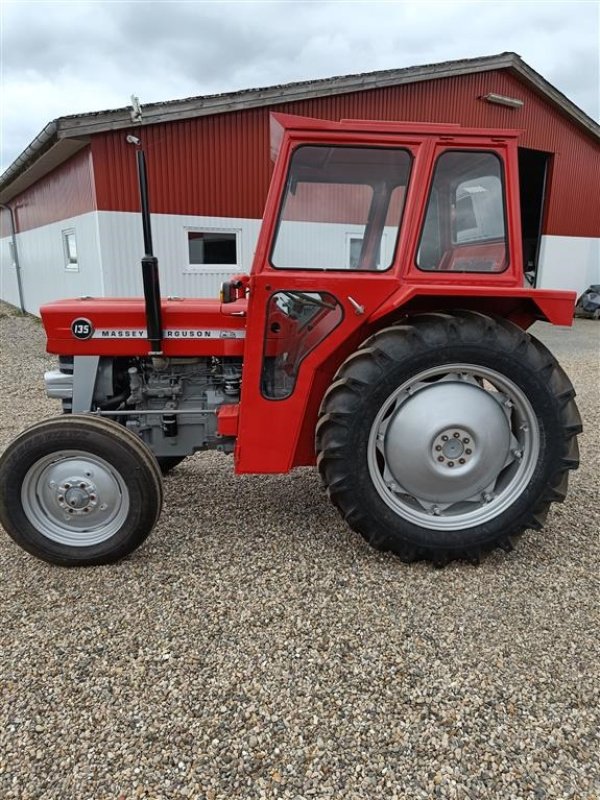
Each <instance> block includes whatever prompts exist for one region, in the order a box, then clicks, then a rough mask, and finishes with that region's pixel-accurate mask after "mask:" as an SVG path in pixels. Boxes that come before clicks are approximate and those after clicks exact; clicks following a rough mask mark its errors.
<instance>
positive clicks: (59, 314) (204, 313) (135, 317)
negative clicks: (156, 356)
mask: <svg viewBox="0 0 600 800" xmlns="http://www.w3.org/2000/svg"><path fill="white" fill-rule="evenodd" d="M246 308H247V301H246V300H238V301H237V302H234V303H227V304H223V303H221V302H219V301H218V300H192V299H179V298H170V299H167V300H163V302H162V321H163V352H164V355H165V356H204V355H206V356H208V355H210V356H241V355H242V354H243V351H244V339H245V336H246ZM40 313H41V317H42V322H43V324H44V328H45V331H46V336H47V347H46V349H47V351H48V352H49V353H55V354H56V355H99V356H113V357H118V356H145V355H147V354H148V352H149V350H150V346H149V343H148V339H147V331H146V318H145V304H144V300H143V298H141V297H130V298H81V297H80V298H77V299H72V300H59V301H57V302H54V303H48V304H47V305H45V306H42V308H41V309H40Z"/></svg>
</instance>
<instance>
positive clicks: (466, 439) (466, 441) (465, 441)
mask: <svg viewBox="0 0 600 800" xmlns="http://www.w3.org/2000/svg"><path fill="white" fill-rule="evenodd" d="M470 441H471V440H470V439H469V437H468V436H465V438H464V439H463V442H464V444H469V442H470Z"/></svg>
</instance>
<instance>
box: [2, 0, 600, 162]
mask: <svg viewBox="0 0 600 800" xmlns="http://www.w3.org/2000/svg"><path fill="white" fill-rule="evenodd" d="M0 14H1V17H0V21H1V42H0V44H1V51H0V67H1V76H0V88H1V100H0V103H1V106H0V114H1V128H0V139H1V153H0V172H2V171H4V169H6V167H8V166H9V165H10V164H11V162H12V161H13V160H14V159H15V158H16V156H17V155H18V154H19V153H20V152H21V151H22V150H23V149H24V148H25V147H26V146H27V145H28V144H29V142H30V141H31V140H32V139H33V138H35V136H36V135H37V134H38V133H39V132H40V131H41V130H42V128H43V127H44V126H45V125H46V124H47V123H48V122H50V121H51V120H52V119H55V118H56V117H59V116H63V115H67V114H77V113H82V112H86V111H99V110H103V109H109V108H119V107H123V106H126V105H129V103H130V100H129V98H130V95H131V94H135V95H137V96H138V97H139V99H140V102H141V103H150V102H156V101H162V100H173V99H176V98H182V97H191V96H195V95H203V94H213V93H216V92H225V91H234V90H237V89H248V88H255V87H259V86H270V85H273V84H279V83H287V82H289V81H297V80H309V79H315V78H326V77H331V76H333V75H345V74H349V73H355V72H370V71H373V70H378V69H394V68H400V67H407V66H414V65H418V64H428V63H433V62H437V61H447V60H452V59H460V58H470V57H475V56H484V55H492V54H495V53H500V52H503V51H506V50H511V51H514V52H516V53H518V54H519V55H520V56H521V57H522V58H523V59H524V60H525V61H526V62H527V63H528V64H529V65H530V66H531V67H533V68H534V69H535V70H537V71H538V72H540V73H541V74H542V75H543V76H544V77H545V78H546V79H547V80H549V81H550V82H551V83H552V84H554V85H555V86H556V87H557V88H558V89H560V90H561V91H562V92H563V93H564V94H566V95H567V96H568V97H569V98H570V99H571V100H572V101H573V102H574V103H576V104H577V105H578V106H579V107H580V108H582V109H583V110H584V111H585V112H586V113H587V114H588V115H590V116H591V117H593V118H594V119H596V120H597V119H598V116H599V113H600V77H599V71H600V53H599V48H600V2H599V0H570V2H561V1H560V0H519V2H512V0H501V2H496V0H470V1H469V0H456V1H454V0H438V1H437V2H431V0H421V2H418V1H417V2H414V1H413V0H403V1H400V0H388V2H378V1H377V0H372V2H362V1H360V2H349V1H348V0H286V1H284V0H270V1H269V2H254V0H241V1H240V2H230V0H214V1H213V2H200V1H199V0H190V1H189V2H180V1H179V0H171V1H170V2H163V0H155V1H154V2H148V0H139V1H137V2H134V1H133V0H115V1H113V2H110V1H109V0H88V2H80V0H68V2H56V1H55V0H35V2H34V1H33V0H0Z"/></svg>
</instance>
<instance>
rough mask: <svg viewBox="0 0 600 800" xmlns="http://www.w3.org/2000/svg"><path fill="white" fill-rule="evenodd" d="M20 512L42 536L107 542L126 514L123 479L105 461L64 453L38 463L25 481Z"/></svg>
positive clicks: (78, 543)
mask: <svg viewBox="0 0 600 800" xmlns="http://www.w3.org/2000/svg"><path fill="white" fill-rule="evenodd" d="M21 499H22V503H23V510H24V512H25V515H26V516H27V517H28V519H29V520H30V522H31V523H32V524H33V525H34V526H35V527H36V528H38V530H43V531H44V536H46V537H47V538H48V539H51V540H53V541H55V542H59V543H61V544H65V545H70V546H76V547H84V546H90V545H94V544H99V543H100V542H103V541H105V540H106V539H109V538H110V537H111V536H112V535H113V534H114V533H116V532H117V531H118V530H119V528H120V527H121V525H122V524H123V522H124V520H125V518H126V516H127V514H128V511H129V492H128V490H127V486H126V484H125V481H124V479H123V478H122V476H121V475H120V474H119V473H118V472H117V471H116V470H114V469H113V468H112V467H111V465H110V464H109V463H108V462H106V461H104V459H102V458H100V457H98V456H95V455H93V454H92V453H87V452H86V453H84V452H81V451H77V450H65V451H59V452H57V453H53V454H51V455H48V456H45V457H43V458H41V459H40V460H39V461H37V462H36V463H35V464H33V466H32V467H31V469H30V470H29V472H28V473H27V474H26V475H25V478H24V479H23V485H22V488H21Z"/></svg>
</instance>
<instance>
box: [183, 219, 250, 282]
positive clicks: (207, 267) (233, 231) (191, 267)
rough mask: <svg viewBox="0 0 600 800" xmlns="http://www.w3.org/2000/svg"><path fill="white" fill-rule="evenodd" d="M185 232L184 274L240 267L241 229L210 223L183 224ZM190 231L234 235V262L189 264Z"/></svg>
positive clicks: (222, 270) (234, 270) (212, 272)
mask: <svg viewBox="0 0 600 800" xmlns="http://www.w3.org/2000/svg"><path fill="white" fill-rule="evenodd" d="M183 230H184V233H185V253H186V265H185V266H184V268H183V272H184V274H192V275H198V274H209V275H210V274H215V273H219V272H228V271H231V272H238V271H239V270H240V269H241V260H242V246H241V242H242V236H241V234H242V229H241V228H225V227H214V226H212V225H184V226H183ZM190 233H225V234H229V235H234V236H235V262H236V263H235V264H191V263H190V244H189V243H190V239H189V234H190Z"/></svg>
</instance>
